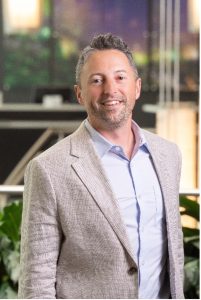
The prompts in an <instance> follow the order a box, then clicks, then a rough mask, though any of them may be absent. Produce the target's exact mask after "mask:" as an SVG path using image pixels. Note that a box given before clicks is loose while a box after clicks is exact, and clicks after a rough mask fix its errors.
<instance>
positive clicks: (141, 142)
mask: <svg viewBox="0 0 201 300" xmlns="http://www.w3.org/2000/svg"><path fill="white" fill-rule="evenodd" d="M84 124H85V127H86V129H87V130H88V132H89V134H90V136H91V138H92V141H93V142H94V144H95V147H96V150H97V151H98V154H99V155H100V157H101V158H102V157H103V156H104V155H105V154H106V153H107V152H108V151H110V150H111V149H112V148H114V147H115V146H118V145H115V144H113V143H111V142H110V141H108V140H107V139H106V138H105V137H104V136H103V135H102V134H100V133H99V132H98V131H97V130H96V129H94V128H93V127H92V126H91V124H90V123H89V121H88V120H87V119H86V120H85V123H84ZM132 130H133V132H134V135H135V139H136V143H135V146H134V149H133V155H134V154H135V153H136V152H137V151H138V149H139V148H141V149H142V150H143V151H145V152H148V153H149V149H148V146H147V142H146V139H145V136H144V134H143V132H142V130H141V128H140V127H139V126H138V125H137V123H136V122H134V121H133V120H132Z"/></svg>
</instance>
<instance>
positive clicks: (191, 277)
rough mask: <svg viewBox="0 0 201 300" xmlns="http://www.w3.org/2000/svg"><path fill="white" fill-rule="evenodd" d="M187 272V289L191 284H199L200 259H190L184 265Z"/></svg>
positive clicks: (185, 285)
mask: <svg viewBox="0 0 201 300" xmlns="http://www.w3.org/2000/svg"><path fill="white" fill-rule="evenodd" d="M184 272H185V284H184V287H185V290H187V288H189V287H190V286H195V287H196V286H197V285H198V284H199V259H194V260H192V261H189V262H188V263H186V264H185V266H184Z"/></svg>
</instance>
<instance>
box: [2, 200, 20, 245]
mask: <svg viewBox="0 0 201 300" xmlns="http://www.w3.org/2000/svg"><path fill="white" fill-rule="evenodd" d="M21 217H22V202H13V203H11V204H10V205H8V206H6V207H4V209H3V217H2V219H1V224H0V232H1V234H4V235H5V236H7V237H8V238H9V239H10V240H11V241H12V242H13V243H14V244H15V242H17V241H19V240H20V225H21Z"/></svg>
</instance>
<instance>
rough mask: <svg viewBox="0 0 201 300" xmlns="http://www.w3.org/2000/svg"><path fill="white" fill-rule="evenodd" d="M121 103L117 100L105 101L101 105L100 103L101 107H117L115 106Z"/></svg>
mask: <svg viewBox="0 0 201 300" xmlns="http://www.w3.org/2000/svg"><path fill="white" fill-rule="evenodd" d="M121 102H122V101H119V100H111V101H105V102H103V103H101V104H102V105H105V106H113V105H117V104H120V103H121Z"/></svg>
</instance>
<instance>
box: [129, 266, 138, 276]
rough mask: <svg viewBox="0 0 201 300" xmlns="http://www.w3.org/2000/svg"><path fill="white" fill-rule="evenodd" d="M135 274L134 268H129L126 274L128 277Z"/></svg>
mask: <svg viewBox="0 0 201 300" xmlns="http://www.w3.org/2000/svg"><path fill="white" fill-rule="evenodd" d="M136 272H137V270H136V268H135V267H131V268H130V269H129V270H128V274H129V275H133V274H135V273H136Z"/></svg>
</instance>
